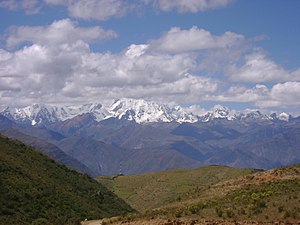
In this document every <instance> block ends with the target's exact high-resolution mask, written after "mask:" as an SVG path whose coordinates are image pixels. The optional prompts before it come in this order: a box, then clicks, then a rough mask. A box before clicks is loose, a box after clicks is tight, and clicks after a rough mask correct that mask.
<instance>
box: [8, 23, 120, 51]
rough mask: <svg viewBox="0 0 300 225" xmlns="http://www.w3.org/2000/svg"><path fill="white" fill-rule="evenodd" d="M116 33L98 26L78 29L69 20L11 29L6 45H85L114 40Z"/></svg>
mask: <svg viewBox="0 0 300 225" xmlns="http://www.w3.org/2000/svg"><path fill="white" fill-rule="evenodd" d="M116 36H117V34H116V32H114V31H112V30H104V29H102V28H101V27H99V26H94V27H79V26H77V25H76V24H75V23H74V22H72V21H71V20H70V19H62V20H57V21H54V22H53V23H52V24H50V25H49V26H37V27H30V26H21V27H11V28H10V30H9V34H8V37H7V39H6V45H7V46H8V47H14V46H16V45H18V44H21V43H23V42H31V43H37V44H42V45H59V44H63V43H75V42H76V41H78V40H82V41H84V42H86V43H90V42H92V41H101V40H105V39H109V38H115V37H116Z"/></svg>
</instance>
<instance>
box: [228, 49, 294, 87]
mask: <svg viewBox="0 0 300 225" xmlns="http://www.w3.org/2000/svg"><path fill="white" fill-rule="evenodd" d="M229 73H230V76H231V78H232V80H235V81H244V82H253V83H257V82H279V81H289V80H295V81H299V80H300V72H299V69H298V70H296V71H287V70H286V69H284V68H283V67H281V66H280V65H278V64H276V63H275V62H273V61H272V60H269V59H268V58H267V57H266V55H265V54H264V53H262V52H261V51H254V52H252V53H251V54H249V55H246V56H245V63H244V65H242V66H241V67H238V66H234V67H232V68H231V69H230V70H229Z"/></svg>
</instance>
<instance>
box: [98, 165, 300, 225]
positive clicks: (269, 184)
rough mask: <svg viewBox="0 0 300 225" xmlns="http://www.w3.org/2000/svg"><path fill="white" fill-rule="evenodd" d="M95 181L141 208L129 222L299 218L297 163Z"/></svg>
mask: <svg viewBox="0 0 300 225" xmlns="http://www.w3.org/2000/svg"><path fill="white" fill-rule="evenodd" d="M98 180H99V181H100V182H101V183H103V184H104V185H106V186H107V187H108V188H109V189H111V190H112V191H114V192H115V193H116V194H117V195H118V196H120V197H121V198H123V199H124V200H125V201H126V202H127V203H128V204H130V205H131V206H132V207H134V208H135V209H137V210H139V211H140V212H141V213H139V214H136V215H134V216H131V217H129V218H125V219H124V220H125V221H135V222H132V223H131V222H130V223H128V224H139V222H140V223H143V224H152V223H151V222H149V223H147V220H148V221H150V220H153V219H154V220H155V219H164V220H165V221H166V220H170V219H176V220H181V221H187V220H195V219H196V220H199V219H200V220H201V219H208V220H212V221H236V220H237V221H256V222H258V223H261V224H262V223H264V222H271V223H273V222H275V221H285V222H296V221H299V219H300V207H299V205H300V164H297V165H292V166H288V167H283V168H278V169H272V170H268V171H259V170H253V169H234V168H229V167H223V166H208V167H204V168H200V169H197V170H185V169H182V170H172V171H163V172H159V173H150V174H144V175H134V176H118V177H100V178H98ZM166 224H168V223H166ZM187 224H189V223H187ZM242 224H243V223H242ZM245 224H246V223H245Z"/></svg>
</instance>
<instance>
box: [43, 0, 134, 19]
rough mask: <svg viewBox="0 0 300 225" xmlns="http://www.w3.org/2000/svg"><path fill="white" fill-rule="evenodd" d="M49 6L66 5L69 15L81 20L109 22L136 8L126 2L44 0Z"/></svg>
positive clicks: (117, 0) (123, 0)
mask: <svg viewBox="0 0 300 225" xmlns="http://www.w3.org/2000/svg"><path fill="white" fill-rule="evenodd" d="M44 1H45V2H46V3H48V4H53V5H64V6H66V7H67V9H68V12H69V15H70V16H71V17H74V18H79V19H87V20H90V19H95V20H107V19H109V18H111V17H121V16H124V15H125V14H126V13H127V12H128V11H130V10H132V9H133V8H134V6H135V5H134V4H129V3H128V2H127V1H125V0H73V1H69V0H44Z"/></svg>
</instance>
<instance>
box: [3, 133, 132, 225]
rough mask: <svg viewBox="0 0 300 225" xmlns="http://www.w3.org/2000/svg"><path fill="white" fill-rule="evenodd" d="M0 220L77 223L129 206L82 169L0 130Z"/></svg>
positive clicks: (123, 212) (125, 211) (127, 208)
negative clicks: (64, 163)
mask: <svg viewBox="0 0 300 225" xmlns="http://www.w3.org/2000/svg"><path fill="white" fill-rule="evenodd" d="M0 178H1V179H0V205H1V208H0V224H25V225H26V224H55V225H59V224H78V223H79V221H82V220H84V219H86V218H87V219H98V218H103V217H110V216H115V215H121V214H126V213H127V212H130V211H132V209H131V208H130V207H129V206H128V205H127V204H126V203H125V202H124V201H122V200H120V199H119V198H118V197H117V196H116V195H114V194H112V193H111V192H110V191H108V190H107V189H106V188H105V187H103V186H102V185H100V184H99V183H98V182H96V181H95V180H93V179H91V178H90V177H88V176H87V175H84V174H80V173H78V172H76V171H75V170H72V169H69V168H68V167H66V166H64V165H61V164H58V163H56V162H55V161H54V160H52V159H50V158H49V157H48V156H46V155H44V154H43V153H41V152H39V151H37V150H35V149H34V148H32V147H28V146H26V145H24V144H23V143H21V142H19V141H13V140H10V139H8V138H5V137H3V136H0Z"/></svg>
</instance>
